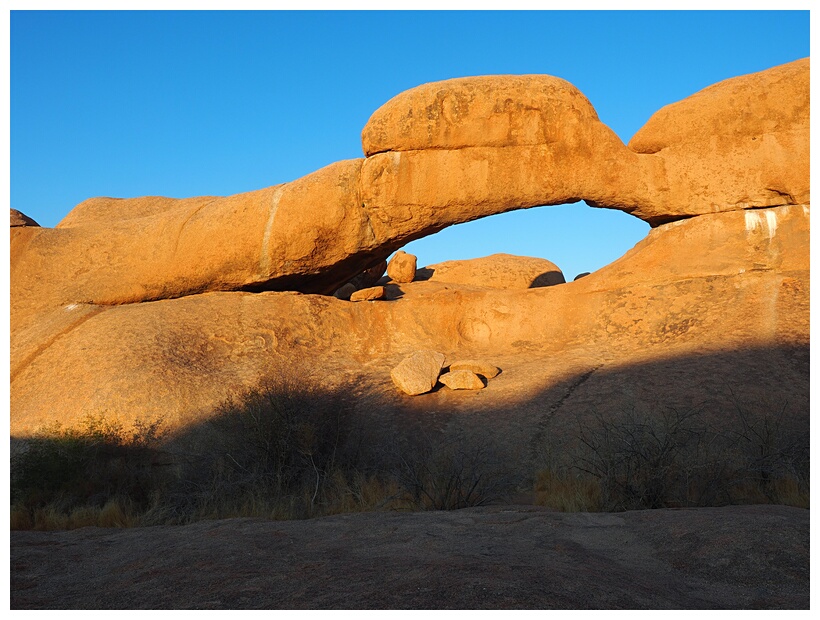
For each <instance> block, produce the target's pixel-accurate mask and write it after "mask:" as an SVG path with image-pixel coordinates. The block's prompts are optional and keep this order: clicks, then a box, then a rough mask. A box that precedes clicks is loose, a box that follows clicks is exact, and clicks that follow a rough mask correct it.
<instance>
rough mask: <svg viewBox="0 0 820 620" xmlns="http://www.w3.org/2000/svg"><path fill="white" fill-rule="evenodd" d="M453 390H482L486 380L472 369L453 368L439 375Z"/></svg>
mask: <svg viewBox="0 0 820 620" xmlns="http://www.w3.org/2000/svg"><path fill="white" fill-rule="evenodd" d="M439 381H441V382H442V383H443V384H444V385H446V386H447V387H448V388H450V389H451V390H481V389H484V382H483V381H482V380H481V378H480V377H479V376H478V375H477V374H475V373H474V372H473V371H472V370H451V371H450V372H447V373H444V374H443V375H441V376H440V377H439Z"/></svg>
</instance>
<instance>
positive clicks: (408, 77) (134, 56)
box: [10, 11, 810, 279]
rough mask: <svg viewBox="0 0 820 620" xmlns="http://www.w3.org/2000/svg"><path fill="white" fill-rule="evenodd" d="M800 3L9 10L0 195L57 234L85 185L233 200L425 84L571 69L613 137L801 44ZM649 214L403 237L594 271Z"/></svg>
mask: <svg viewBox="0 0 820 620" xmlns="http://www.w3.org/2000/svg"><path fill="white" fill-rule="evenodd" d="M809 48H810V41H809V13H808V11H802V12H590V11H584V12H548V11H544V12H262V13H256V12H86V11H83V12H42V11H38V12H25V11H23V12H21V11H13V12H12V13H11V93H10V99H11V206H12V207H13V208H16V209H19V210H20V211H22V212H24V213H26V214H27V215H29V216H31V217H33V218H34V219H35V220H37V221H38V222H39V223H40V224H41V225H43V226H54V225H55V224H57V222H59V221H60V220H61V219H62V218H63V217H64V216H65V215H66V214H67V213H68V211H70V210H71V208H72V207H73V206H74V205H76V204H77V203H79V202H81V201H82V200H84V199H86V198H89V197H92V196H115V197H131V196H143V195H165V196H173V197H186V196H198V195H228V194H234V193H237V192H243V191H249V190H254V189H259V188H262V187H267V186H270V185H274V184H277V183H282V182H285V181H290V180H293V179H296V178H298V177H300V176H303V175H305V174H308V173H310V172H312V171H314V170H317V169H319V168H321V167H323V166H325V165H327V164H330V163H332V162H334V161H338V160H340V159H349V158H354V157H361V156H362V150H361V139H360V135H361V130H362V127H364V125H365V123H366V122H367V120H368V118H369V117H370V115H371V114H372V113H373V112H374V111H375V110H376V109H377V108H378V107H379V106H380V105H382V104H383V103H385V102H386V101H387V100H388V99H390V98H391V97H393V96H394V95H396V94H398V93H399V92H401V91H403V90H406V89H408V88H412V87H413V86H417V85H419V84H423V83H425V82H432V81H436V80H443V79H447V78H453V77H461V76H467V75H484V74H522V73H544V74H550V75H556V76H558V77H561V78H564V79H566V80H569V81H570V82H572V83H573V84H575V86H577V87H578V88H579V89H580V90H581V91H582V92H583V93H584V94H585V95H586V96H587V97H588V98H589V100H590V101H591V102H592V104H593V105H594V106H595V108H596V110H597V111H598V115H599V117H600V118H601V120H602V121H603V122H604V123H606V124H607V125H609V126H610V127H611V128H612V129H613V130H614V131H615V132H616V133H617V134H618V135H619V136H620V137H621V139H622V140H623V141H624V142H627V141H628V140H629V139H630V138H631V136H632V135H633V134H634V133H635V132H636V131H637V130H638V129H639V128H640V127H641V126H642V125H643V124H644V123H645V122H646V121H647V119H648V118H649V117H650V115H651V114H652V113H653V112H655V111H656V110H658V109H659V108H660V107H662V106H664V105H666V104H668V103H671V102H674V101H677V100H679V99H682V98H684V97H687V96H688V95H690V94H692V93H694V92H696V91H698V90H700V89H701V88H704V87H705V86H708V85H710V84H712V83H714V82H717V81H720V80H723V79H726V78H729V77H733V76H736V75H742V74H745V73H751V72H754V71H761V70H763V69H767V68H769V67H772V66H775V65H778V64H782V63H785V62H790V61H792V60H795V59H797V58H802V57H805V56H808V55H809V53H810V49H809ZM647 231H648V226H647V225H646V224H644V223H643V222H641V221H639V220H637V219H635V218H633V217H631V216H628V215H626V214H623V213H620V212H614V211H609V210H604V209H592V208H590V207H587V206H586V205H585V204H583V203H577V204H575V205H568V206H560V207H544V208H536V209H530V210H526V211H519V212H514V213H508V214H504V215H500V216H494V217H492V218H487V219H485V220H479V221H477V222H472V223H469V224H463V225H460V226H455V227H451V228H449V229H447V230H445V231H442V232H441V233H439V234H437V235H434V236H433V237H429V238H427V239H423V240H419V241H416V242H413V243H412V244H410V245H409V246H407V248H405V249H406V250H407V251H410V252H413V253H415V254H416V255H417V256H418V257H419V264H420V265H426V264H431V263H435V262H439V261H442V260H449V259H456V258H472V257H477V256H485V255H488V254H492V253H495V252H507V253H511V254H521V255H527V256H540V257H543V258H547V259H549V260H551V261H553V262H554V263H556V264H557V265H558V266H559V267H561V268H562V269H563V271H564V273H565V275H566V277H567V279H571V278H573V277H574V276H575V275H576V274H577V273H579V272H581V271H593V270H595V269H597V268H599V267H601V266H603V265H605V264H606V263H608V262H611V261H612V260H614V259H616V258H617V257H619V256H620V255H622V254H623V253H624V252H625V251H626V250H628V249H629V248H631V247H632V246H633V245H634V244H635V243H636V242H637V241H639V240H640V239H641V238H643V237H644V236H645V235H646V233H647Z"/></svg>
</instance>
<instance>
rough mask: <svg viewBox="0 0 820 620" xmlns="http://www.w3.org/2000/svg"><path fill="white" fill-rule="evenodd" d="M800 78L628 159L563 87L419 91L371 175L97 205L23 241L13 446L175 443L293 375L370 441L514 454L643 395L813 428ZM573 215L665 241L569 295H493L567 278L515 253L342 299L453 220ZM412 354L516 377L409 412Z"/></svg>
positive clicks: (392, 107)
mask: <svg viewBox="0 0 820 620" xmlns="http://www.w3.org/2000/svg"><path fill="white" fill-rule="evenodd" d="M808 70H809V62H808V59H806V60H802V61H797V62H795V63H791V64H789V65H784V66H783V67H776V68H774V69H771V70H769V71H765V72H762V73H759V74H754V75H751V76H743V77H740V78H735V79H733V80H727V81H726V82H721V83H720V84H717V85H715V86H713V87H710V88H709V89H706V90H704V91H702V92H701V93H698V94H696V95H693V96H692V97H690V98H689V99H686V100H684V101H682V102H680V103H678V104H674V105H671V106H668V107H667V108H664V109H663V110H661V111H660V112H658V113H657V114H656V115H655V116H653V118H652V119H651V120H650V122H649V123H648V124H647V126H646V127H645V128H644V129H642V130H641V131H639V132H638V134H636V136H635V137H634V138H633V140H632V141H631V142H630V144H629V145H628V146H626V145H624V144H622V143H621V142H620V140H619V139H618V138H617V136H615V135H614V134H613V133H612V132H611V130H609V128H607V127H606V126H605V125H604V124H602V123H601V122H600V121H599V120H598V118H597V115H596V114H595V111H594V109H593V108H592V106H591V104H590V103H589V101H587V99H586V98H585V97H584V96H583V95H582V94H581V93H580V92H579V91H578V90H577V89H575V88H574V87H573V86H572V85H571V84H568V83H567V82H565V81H563V80H559V79H557V78H552V77H549V76H489V77H482V78H464V79H459V80H449V81H447V82H439V83H435V84H428V85H424V86H421V87H419V88H417V89H412V90H410V91H408V92H406V93H403V94H402V95H399V96H398V97H396V98H395V99H393V100H392V101H390V102H388V103H387V104H385V106H383V107H382V108H381V109H380V110H378V111H377V112H376V113H375V114H374V115H373V117H372V118H371V120H370V122H369V123H368V124H367V126H366V127H365V129H364V132H363V144H364V149H365V154H366V158H364V159H358V160H349V161H343V162H337V163H336V164H332V165H331V166H328V167H326V168H323V169H322V170H319V171H317V172H315V173H313V174H311V175H308V176H306V177H303V178H301V179H298V180H296V181H293V182H291V183H286V184H284V185H279V186H275V187H271V188H266V189H261V190H257V191H254V192H248V193H245V194H238V195H235V196H229V197H201V198H191V199H184V200H173V199H166V198H156V197H147V198H136V199H128V200H116V199H111V198H97V199H91V200H89V201H86V202H84V203H82V204H80V205H78V207H76V208H75V210H74V211H72V212H71V213H70V214H69V215H68V216H67V217H66V218H65V220H63V222H61V223H60V225H58V227H57V228H55V229H48V228H39V227H36V226H31V225H28V226H22V225H17V226H14V225H13V226H12V228H11V271H10V274H11V275H10V277H11V377H10V380H11V388H10V389H11V430H12V434H14V435H21V436H24V435H27V434H30V433H33V432H34V431H35V430H36V429H37V428H39V427H41V426H43V425H44V424H47V423H49V422H51V421H54V420H58V421H61V422H63V423H65V424H71V423H74V422H76V421H78V420H80V419H81V418H82V417H83V416H85V415H88V414H94V415H96V414H106V415H110V416H113V417H119V418H121V419H124V420H133V419H136V418H156V417H162V418H163V419H164V420H165V421H166V422H167V424H168V425H169V426H170V427H172V428H176V429H184V428H188V427H191V426H194V425H196V424H198V423H200V422H201V421H202V420H204V419H206V418H207V417H208V416H210V415H211V414H212V413H213V411H214V409H215V408H216V407H217V406H218V405H219V404H220V403H222V402H224V401H225V400H226V399H228V398H231V397H237V396H239V395H241V394H243V393H244V392H246V391H248V390H251V389H254V388H256V387H258V386H260V385H262V384H263V383H264V382H268V383H269V382H270V380H271V379H272V378H273V379H274V380H275V379H276V377H277V376H284V375H285V374H287V375H297V377H298V378H299V379H300V380H302V381H304V382H310V383H311V384H313V385H314V386H316V387H317V388H318V389H323V388H324V387H327V388H328V389H330V388H332V387H334V386H338V385H340V384H347V383H350V382H353V383H355V384H356V386H357V387H356V389H355V390H354V391H353V392H351V393H354V394H355V396H356V398H357V399H358V402H359V403H360V405H359V415H360V416H361V418H362V419H366V420H369V423H370V428H372V429H382V430H384V432H388V430H389V429H388V427H390V428H392V427H391V425H399V426H400V425H401V424H404V423H405V421H407V423H410V421H412V423H414V424H422V425H424V424H425V423H426V422H425V421H426V420H429V422H430V424H431V425H433V426H435V427H436V428H444V426H442V425H445V426H446V425H447V424H456V425H462V426H464V427H465V428H469V429H472V430H476V429H481V430H482V432H487V433H491V434H492V436H493V438H494V440H496V441H498V442H501V444H503V445H505V446H507V447H508V448H509V449H510V451H511V453H514V454H516V455H518V456H520V457H521V458H524V456H525V455H527V454H529V452H530V449H531V448H532V442H533V440H534V438H535V437H536V436H538V435H539V433H543V432H544V429H545V424H546V422H547V421H550V423H561V421H562V420H563V421H564V422H565V423H566V424H570V423H571V421H572V420H575V419H577V418H578V416H582V415H585V414H587V413H589V412H593V411H595V412H599V413H607V412H617V411H619V410H623V409H625V408H629V407H634V406H636V405H637V406H644V405H645V406H647V407H650V406H653V403H654V404H655V405H656V406H657V405H658V404H659V403H660V404H661V405H662V406H667V405H669V406H675V407H689V406H694V405H697V404H698V403H701V404H702V403H704V402H708V403H711V404H710V405H708V406H710V407H712V408H713V412H714V415H716V416H720V415H728V414H726V411H728V408H727V407H728V405H729V404H730V403H729V400H730V398H731V397H732V395H734V397H738V398H749V399H755V398H758V396H759V394H761V393H762V394H767V395H768V396H770V397H774V396H777V397H780V396H782V397H784V398H787V399H788V400H790V402H792V403H798V404H799V407H798V409H799V411H798V412H797V413H796V414H795V415H796V416H797V417H799V418H800V419H801V420H802V419H803V418H805V424H806V428H807V427H808V426H807V425H808V409H807V403H808V342H809V310H808V309H809V182H808V148H809V147H808ZM804 103H805V105H804ZM580 199H585V200H587V201H588V202H592V203H594V204H596V205H597V206H604V207H611V208H619V209H622V210H624V211H627V212H629V213H632V214H634V215H637V216H639V217H641V218H643V219H645V220H647V221H649V222H650V223H651V224H653V225H654V226H655V228H653V230H652V231H651V232H650V234H649V236H648V237H647V238H646V239H644V240H643V241H641V242H640V243H638V244H637V245H636V246H635V247H634V248H633V249H632V250H630V251H629V252H628V253H627V254H626V255H625V256H623V257H622V258H621V259H619V260H617V261H615V262H614V263H612V264H610V265H608V266H607V267H605V268H603V269H600V270H598V271H596V272H594V273H592V274H590V275H588V276H586V277H584V278H582V279H579V280H577V281H574V282H569V283H561V282H559V281H558V280H557V279H555V281H553V282H549V283H547V284H550V285H549V286H535V287H533V286H532V282H530V283H529V284H527V285H526V286H524V285H523V284H522V285H520V286H519V285H518V284H516V285H512V284H510V285H507V286H500V285H497V284H498V282H500V281H504V278H506V281H507V282H513V281H515V282H518V279H521V282H522V283H524V280H526V279H527V278H528V277H529V276H530V275H534V277H535V279H537V277H538V276H539V275H541V274H542V273H553V274H560V275H561V278H560V280H563V279H564V278H563V274H561V272H560V269H559V268H558V267H557V266H554V265H552V263H549V261H543V262H542V263H538V262H537V261H538V260H539V259H527V258H523V257H510V259H509V260H508V262H510V264H511V265H512V264H514V265H516V266H515V267H510V266H508V267H507V268H506V269H507V275H506V276H505V275H504V274H503V273H500V272H498V271H497V269H496V268H498V266H499V264H500V263H499V261H498V257H496V259H495V262H493V260H492V259H493V257H488V258H487V259H481V260H482V261H484V262H483V263H481V261H479V262H478V263H472V265H474V266H475V265H478V264H479V263H480V264H481V265H483V267H482V269H483V270H484V271H483V272H481V269H479V270H478V271H479V272H481V273H483V275H481V273H479V275H478V276H474V275H470V274H472V273H473V271H474V269H473V268H472V267H471V268H469V269H467V267H464V266H463V265H462V267H461V269H462V272H463V273H462V274H461V275H459V276H458V277H451V278H446V277H444V276H445V273H444V272H445V271H447V270H446V269H444V268H443V265H444V264H443V265H442V266H439V271H440V273H439V274H438V275H439V277H436V276H435V271H436V270H435V269H434V270H433V272H434V273H433V274H432V275H431V276H430V277H427V278H425V277H416V278H415V279H414V281H412V282H408V283H399V284H397V283H387V284H386V285H385V294H386V298H385V299H381V300H375V301H368V302H366V303H362V302H359V303H351V302H350V301H346V300H344V299H337V298H335V297H332V296H331V295H330V294H331V293H333V292H334V291H335V290H337V289H338V288H339V287H340V286H342V285H343V284H345V283H346V282H348V281H350V280H351V279H352V278H354V277H357V276H358V275H359V274H361V273H362V272H363V271H364V270H366V269H368V268H375V270H376V271H379V270H380V267H379V265H380V264H382V262H383V261H384V260H385V259H386V258H387V257H388V256H389V254H390V253H391V252H393V251H394V250H396V249H398V248H399V247H401V246H402V245H403V244H404V243H406V242H407V241H409V240H412V239H415V238H418V237H421V236H424V235H426V234H431V233H433V232H435V231H437V230H440V229H441V228H444V227H445V226H449V225H451V224H455V223H459V222H465V221H469V220H472V219H476V218H479V217H484V216H487V215H491V214H495V213H499V212H502V211H507V210H511V209H517V208H524V207H531V206H536V205H543V204H557V203H560V202H567V201H573V200H580ZM14 221H15V220H14V218H12V224H14ZM18 221H21V220H20V219H19V218H18ZM567 234H572V231H567ZM505 260H507V259H505ZM533 260H534V261H536V263H537V264H536V263H533V262H531V261H533ZM463 263H465V264H469V263H470V261H463ZM547 263H549V264H548V265H546V267H545V264H547ZM525 264H526V265H529V266H528V267H526V269H524V268H522V265H525ZM550 266H554V267H555V270H554V271H553V270H552V268H551V267H550ZM432 267H435V266H432ZM542 268H544V269H545V270H542ZM494 270H495V271H494ZM516 270H517V271H516ZM419 271H423V270H419ZM502 271H503V270H502ZM536 271H538V272H540V273H538V274H536V273H535V272H536ZM513 272H515V273H516V274H518V275H515V276H514V277H513V276H512V275H510V274H512V273H513ZM530 272H531V273H530ZM465 273H466V274H467V275H465ZM493 274H494V275H493ZM499 274H500V275H499ZM521 274H523V275H521ZM428 275H429V274H428ZM519 275H520V278H519ZM474 277H477V278H478V280H476V279H474ZM481 278H484V279H483V280H481ZM556 278H557V276H556ZM535 279H534V280H533V281H535ZM490 280H492V281H493V282H495V283H496V285H493V286H490V285H488V282H489V281H490ZM304 293H311V294H304ZM312 293H322V294H321V295H319V294H312ZM418 350H434V351H437V352H440V353H442V354H443V355H444V356H445V362H444V365H445V366H446V365H448V364H449V363H451V362H454V361H457V360H459V359H479V360H482V361H483V362H485V363H488V364H492V365H494V366H495V367H498V368H502V369H503V372H501V374H499V375H498V376H497V377H496V378H494V379H493V380H492V381H491V382H489V383H488V385H487V387H486V388H484V389H481V390H457V391H453V390H449V389H434V390H433V391H431V392H429V393H426V394H422V395H420V396H407V395H405V394H403V393H399V392H398V390H397V389H396V387H395V385H393V382H392V381H391V377H390V369H391V368H394V367H396V366H397V365H398V364H399V363H400V362H401V360H402V359H404V358H405V357H407V356H408V355H409V354H411V353H412V352H414V351H418ZM758 400H759V398H758ZM802 403H806V407H805V414H804V409H803V408H802ZM377 405H378V406H377ZM408 411H412V412H413V413H412V415H410V414H409V413H408ZM800 416H803V417H800ZM434 420H435V424H434V422H433V421H434Z"/></svg>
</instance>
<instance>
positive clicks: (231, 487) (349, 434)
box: [11, 380, 809, 529]
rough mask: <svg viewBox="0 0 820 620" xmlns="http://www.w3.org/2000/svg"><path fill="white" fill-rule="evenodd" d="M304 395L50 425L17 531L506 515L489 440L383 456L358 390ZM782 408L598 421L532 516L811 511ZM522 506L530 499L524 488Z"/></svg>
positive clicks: (20, 463) (537, 485)
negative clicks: (487, 510) (193, 419)
mask: <svg viewBox="0 0 820 620" xmlns="http://www.w3.org/2000/svg"><path fill="white" fill-rule="evenodd" d="M302 385H303V384H297V383H296V382H294V381H288V380H285V381H281V380H280V381H279V382H278V383H276V384H275V385H274V384H271V385H269V386H268V387H266V388H265V389H262V390H259V391H255V392H252V393H249V394H247V395H245V396H244V397H243V398H240V399H237V400H234V401H230V402H226V403H225V404H224V405H223V406H222V407H221V408H220V410H219V411H218V412H217V413H216V414H215V415H214V416H213V417H212V418H211V419H210V420H208V421H207V422H206V423H203V424H201V425H200V426H199V427H197V428H196V429H195V430H193V431H191V432H189V433H187V434H186V435H185V436H171V435H170V434H169V433H167V432H165V430H164V425H163V423H162V421H161V420H152V421H137V422H135V423H133V425H131V426H130V427H126V426H125V425H123V424H121V423H118V422H115V421H113V419H110V418H108V417H106V416H104V415H97V416H89V417H87V418H86V419H85V420H84V421H83V423H82V424H80V425H77V426H76V427H71V428H64V427H61V426H59V425H52V426H49V427H46V428H44V429H42V430H41V431H40V432H39V433H38V435H37V436H36V437H34V438H31V439H30V440H26V441H25V442H23V443H22V444H21V445H17V446H16V447H15V448H14V449H13V451H12V460H11V527H12V529H72V528H77V527H84V526H89V525H95V526H103V527H132V526H142V525H156V524H183V523H190V522H193V521H197V520H202V519H220V518H230V517H260V518H271V519H305V518H310V517H317V516H323V515H330V514H337V513H343V512H358V511H376V510H453V509H459V508H466V507H470V506H479V505H483V504H487V503H493V502H501V501H505V499H506V498H508V497H510V496H511V495H512V494H513V493H514V492H515V490H516V489H515V484H514V481H513V477H512V476H511V475H510V474H509V469H510V468H509V467H508V466H510V465H511V464H509V463H505V462H504V457H502V456H500V455H499V454H498V453H496V452H495V451H494V449H493V446H492V444H491V443H490V442H489V441H488V440H486V439H485V440H476V439H474V438H473V439H472V440H470V439H467V438H466V437H464V436H461V435H459V434H458V433H455V434H452V433H451V434H450V435H446V436H445V435H436V434H434V433H427V432H420V433H415V434H413V436H412V438H408V437H404V438H398V437H395V436H394V437H392V438H390V439H389V440H385V439H382V440H380V441H376V442H374V441H372V437H368V436H367V434H366V432H365V429H363V428H361V427H360V426H358V425H360V424H361V422H360V421H359V422H357V420H358V418H357V416H355V415H354V405H353V402H354V397H353V396H352V394H353V390H351V389H350V388H349V387H345V388H344V389H337V390H331V391H322V392H319V391H316V390H311V389H306V388H304V387H302ZM788 419H789V415H788V411H787V407H786V405H780V406H776V407H772V406H765V407H762V408H760V412H759V413H752V410H751V409H750V408H748V407H747V406H744V405H741V404H740V403H737V404H736V407H735V410H734V411H733V412H731V415H729V416H728V417H727V419H726V420H725V421H724V423H722V424H721V425H717V424H715V423H714V422H709V419H707V416H706V415H704V410H703V409H702V408H694V409H689V410H675V409H667V410H663V411H660V412H652V413H651V414H650V413H645V414H639V413H638V412H635V411H630V412H626V413H624V414H623V415H621V416H617V417H614V418H612V417H605V416H603V415H593V416H591V417H590V418H588V419H587V420H585V421H583V422H579V423H578V426H577V429H575V430H574V431H573V432H569V433H563V434H561V433H547V435H548V436H550V437H551V439H550V441H548V442H544V443H543V445H541V446H540V448H541V455H540V457H539V458H538V459H537V471H536V472H535V473H534V475H533V490H534V496H535V502H536V503H538V504H541V505H545V506H548V507H550V508H553V509H555V510H561V511H622V510H633V509H649V508H668V507H684V506H716V505H726V504H740V503H776V504H787V505H792V506H801V507H806V508H808V505H809V443H808V437H807V436H806V435H805V434H801V433H799V432H797V431H796V430H795V429H793V428H791V427H789V426H788V424H786V420H788ZM518 490H519V491H520V488H519V489H518Z"/></svg>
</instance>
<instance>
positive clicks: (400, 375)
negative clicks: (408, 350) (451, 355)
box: [390, 351, 444, 396]
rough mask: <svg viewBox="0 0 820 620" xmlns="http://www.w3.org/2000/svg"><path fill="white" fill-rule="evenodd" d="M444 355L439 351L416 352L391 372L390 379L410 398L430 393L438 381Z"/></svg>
mask: <svg viewBox="0 0 820 620" xmlns="http://www.w3.org/2000/svg"><path fill="white" fill-rule="evenodd" d="M443 365H444V355H442V354H441V353H438V352H437V351H416V352H415V353H413V354H412V355H409V356H408V357H405V358H404V359H403V360H402V361H401V363H400V364H399V365H398V366H396V367H395V368H394V369H393V370H392V371H390V377H391V378H392V379H393V383H395V384H396V387H398V388H399V389H400V390H401V391H402V392H404V393H405V394H409V395H410V396H416V395H418V394H424V393H425V392H429V391H430V390H432V389H433V387H434V386H435V385H436V381H438V376H439V373H440V372H441V367H442V366H443Z"/></svg>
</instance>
